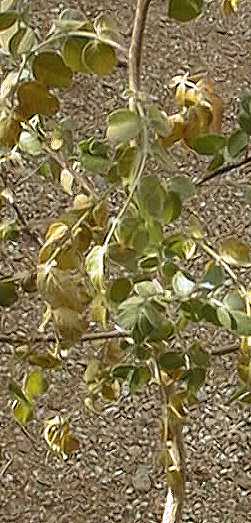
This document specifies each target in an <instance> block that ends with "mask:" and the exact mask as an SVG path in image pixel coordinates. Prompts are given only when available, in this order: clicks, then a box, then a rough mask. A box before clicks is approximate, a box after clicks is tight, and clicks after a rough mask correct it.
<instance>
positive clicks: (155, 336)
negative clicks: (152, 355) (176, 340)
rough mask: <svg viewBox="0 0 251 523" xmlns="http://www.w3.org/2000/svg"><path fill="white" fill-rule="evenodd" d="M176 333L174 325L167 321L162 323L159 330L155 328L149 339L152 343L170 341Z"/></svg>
mask: <svg viewBox="0 0 251 523" xmlns="http://www.w3.org/2000/svg"><path fill="white" fill-rule="evenodd" d="M173 333H174V326H173V324H172V323H171V322H170V321H168V320H166V321H164V322H162V323H161V324H160V325H159V326H158V327H157V328H154V329H153V330H152V332H151V333H150V335H149V338H150V340H151V341H162V340H164V341H166V340H168V339H169V338H170V337H171V336H172V335H173Z"/></svg>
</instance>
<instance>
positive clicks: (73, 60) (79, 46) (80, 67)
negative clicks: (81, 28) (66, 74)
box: [62, 37, 90, 73]
mask: <svg viewBox="0 0 251 523" xmlns="http://www.w3.org/2000/svg"><path fill="white" fill-rule="evenodd" d="M88 43H89V40H88V39H87V38H83V37H82V38H81V37H69V38H67V40H66V42H65V44H64V46H63V49H62V56H63V60H64V62H65V64H66V65H67V66H68V67H70V69H71V70H72V71H73V72H74V73H90V70H89V68H88V67H87V66H86V65H85V63H84V62H83V60H82V53H83V49H84V48H85V46H86V45H87V44H88Z"/></svg>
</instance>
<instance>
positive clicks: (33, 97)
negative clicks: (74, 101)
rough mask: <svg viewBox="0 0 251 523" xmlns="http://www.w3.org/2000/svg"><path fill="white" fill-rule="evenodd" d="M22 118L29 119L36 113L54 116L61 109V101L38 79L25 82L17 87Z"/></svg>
mask: <svg viewBox="0 0 251 523" xmlns="http://www.w3.org/2000/svg"><path fill="white" fill-rule="evenodd" d="M17 98H18V101H19V106H20V107H19V113H20V119H21V120H22V119H24V120H29V119H30V118H31V116H34V114H43V115H44V116H52V115H53V114H55V113H57V112H58V111H59V101H58V99H57V98H56V96H54V95H53V94H51V93H50V92H49V91H48V89H47V87H46V86H45V85H43V84H42V83H40V82H37V81H28V82H23V83H21V84H20V85H19V87H18V89H17Z"/></svg>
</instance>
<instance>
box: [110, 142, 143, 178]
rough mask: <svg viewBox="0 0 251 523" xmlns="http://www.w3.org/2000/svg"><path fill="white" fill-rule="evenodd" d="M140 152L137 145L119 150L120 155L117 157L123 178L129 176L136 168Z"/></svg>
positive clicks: (118, 167) (116, 160)
mask: <svg viewBox="0 0 251 523" xmlns="http://www.w3.org/2000/svg"><path fill="white" fill-rule="evenodd" d="M138 154H139V152H138V149H137V147H136V146H132V147H131V146H126V147H123V149H122V151H120V152H119V155H118V157H117V158H115V162H117V169H118V173H119V176H121V177H122V178H128V177H129V176H130V175H131V173H132V172H133V170H134V168H135V165H136V159H137V157H138Z"/></svg>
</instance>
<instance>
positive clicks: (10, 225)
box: [0, 220, 19, 285]
mask: <svg viewBox="0 0 251 523" xmlns="http://www.w3.org/2000/svg"><path fill="white" fill-rule="evenodd" d="M18 236H19V228H18V225H17V222H16V221H15V220H4V221H3V222H2V223H1V224H0V240H4V241H8V240H10V241H16V240H17V238H18ZM0 285H1V280H0Z"/></svg>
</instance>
